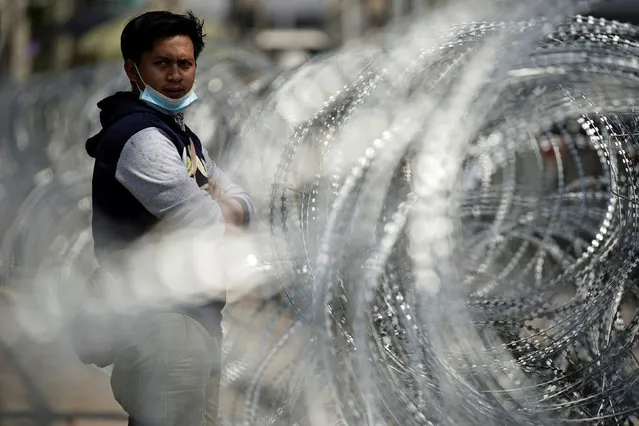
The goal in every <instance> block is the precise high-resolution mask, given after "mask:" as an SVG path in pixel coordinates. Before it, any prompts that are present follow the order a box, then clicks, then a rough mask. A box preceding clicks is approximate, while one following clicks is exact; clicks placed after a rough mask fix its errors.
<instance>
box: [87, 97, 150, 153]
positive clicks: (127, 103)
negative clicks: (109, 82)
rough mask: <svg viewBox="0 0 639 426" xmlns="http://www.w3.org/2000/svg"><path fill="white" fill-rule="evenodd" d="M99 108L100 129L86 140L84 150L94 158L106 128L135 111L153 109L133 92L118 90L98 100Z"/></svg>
mask: <svg viewBox="0 0 639 426" xmlns="http://www.w3.org/2000/svg"><path fill="white" fill-rule="evenodd" d="M98 108H99V109H100V124H102V130H100V132H99V133H98V134H97V135H95V136H92V137H91V138H89V139H88V140H87V143H86V150H87V154H89V156H90V157H92V158H95V156H96V154H97V152H98V148H99V147H100V144H101V143H102V139H103V137H104V133H105V132H106V130H107V129H108V128H109V127H110V126H111V125H112V124H113V123H115V122H116V121H118V120H119V119H120V118H122V117H124V116H126V115H129V114H132V113H136V112H152V111H153V110H152V109H151V108H150V107H149V106H147V105H146V104H144V103H143V102H142V101H140V99H139V97H138V94H137V93H134V92H118V93H116V94H114V95H112V96H109V97H108V98H105V99H103V100H101V101H100V102H98Z"/></svg>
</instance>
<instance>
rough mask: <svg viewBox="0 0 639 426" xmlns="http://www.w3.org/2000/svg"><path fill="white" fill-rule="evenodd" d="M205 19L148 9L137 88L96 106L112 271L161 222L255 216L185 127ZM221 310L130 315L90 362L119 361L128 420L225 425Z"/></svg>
mask: <svg viewBox="0 0 639 426" xmlns="http://www.w3.org/2000/svg"><path fill="white" fill-rule="evenodd" d="M202 26H203V25H202V22H201V21H200V20H198V19H197V18H196V17H195V16H194V15H193V14H192V13H191V12H189V13H188V14H186V15H177V14H173V13H169V12H149V13H145V14H143V15H141V16H138V17H136V18H134V19H133V20H131V21H130V22H129V23H128V24H127V25H126V27H125V28H124V30H123V32H122V38H121V48H122V55H123V58H124V70H125V71H126V75H127V76H128V78H129V81H130V82H131V88H132V90H131V91H130V92H119V93H116V94H115V95H113V96H111V97H108V98H106V99H104V100H102V101H100V102H99V103H98V106H99V108H100V110H101V112H100V121H101V124H102V130H101V131H100V133H98V134H97V135H96V136H94V137H92V138H90V139H89V140H88V141H87V144H86V148H87V152H88V154H89V155H90V156H91V157H93V158H95V166H94V174H93V224H92V227H93V237H94V241H95V253H96V258H97V260H98V262H99V263H100V267H101V269H102V270H104V269H108V268H117V266H118V263H119V262H120V260H122V258H123V257H122V254H123V253H126V252H127V249H128V248H130V247H131V246H132V245H133V244H134V243H135V242H137V241H139V239H140V238H141V237H143V236H145V235H147V234H148V233H150V232H156V230H157V229H158V228H161V229H162V230H163V231H165V230H166V229H169V230H180V229H201V230H203V232H208V233H209V234H210V237H211V238H218V237H220V236H222V234H223V233H224V231H225V229H226V230H228V229H233V228H238V227H244V226H246V225H247V224H248V223H249V222H250V220H251V218H252V215H253V207H252V204H251V200H250V198H249V196H248V194H246V193H245V192H244V191H243V190H242V189H241V188H240V187H239V186H237V185H235V184H233V183H232V182H231V180H230V179H229V177H228V176H227V175H225V174H224V173H223V172H222V171H221V170H220V169H219V168H218V167H217V166H216V165H215V163H214V162H213V161H212V160H211V159H210V158H209V156H208V153H207V151H206V150H205V149H204V148H203V147H202V145H201V144H200V141H199V139H198V138H197V136H196V135H195V134H193V132H192V131H191V130H190V129H189V128H188V127H187V126H185V124H184V120H183V114H182V113H183V111H184V110H185V109H186V108H187V107H189V106H190V105H191V104H192V103H193V102H195V101H196V99H197V96H196V95H195V93H194V92H193V85H194V81H195V72H196V68H197V58H198V56H199V55H200V53H201V52H202V49H203V48H204V41H203V37H204V35H203V33H202ZM214 255H215V253H211V256H214ZM223 307H224V303H223V302H214V303H210V304H207V305H206V306H204V307H186V308H184V307H176V308H175V309H172V311H171V312H157V311H154V312H146V313H145V314H141V315H135V316H134V315H131V316H130V317H129V316H127V317H126V318H122V319H121V320H120V321H122V322H124V327H122V328H123V329H125V330H126V333H125V334H122V336H119V337H118V338H117V339H115V340H114V342H115V343H113V345H112V347H110V348H109V349H110V351H109V354H108V355H109V357H108V358H107V359H106V360H104V359H102V360H100V361H99V362H98V361H96V360H95V359H93V360H92V359H89V358H87V357H85V359H83V361H85V362H90V363H96V364H100V363H101V364H102V365H104V364H107V363H109V362H112V363H113V372H112V376H111V386H112V389H113V393H114V396H115V398H116V400H117V401H118V402H119V403H120V405H122V407H123V408H124V410H125V411H126V412H127V413H128V414H129V418H130V420H129V424H130V425H142V426H147V425H148V426H177V425H180V426H201V425H214V424H217V421H218V420H217V411H218V393H219V380H220V379H219V378H220V357H221V352H220V348H221V334H222V333H221V309H222V308H223ZM102 355H103V356H104V355H105V354H102Z"/></svg>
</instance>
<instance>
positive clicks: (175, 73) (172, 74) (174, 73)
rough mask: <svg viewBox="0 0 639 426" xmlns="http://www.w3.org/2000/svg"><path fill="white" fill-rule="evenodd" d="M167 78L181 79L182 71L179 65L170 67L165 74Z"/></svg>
mask: <svg viewBox="0 0 639 426" xmlns="http://www.w3.org/2000/svg"><path fill="white" fill-rule="evenodd" d="M167 79H168V80H169V81H174V82H180V81H182V73H181V72H180V67H179V66H177V64H176V65H173V66H172V67H171V69H170V70H169V73H168V75H167Z"/></svg>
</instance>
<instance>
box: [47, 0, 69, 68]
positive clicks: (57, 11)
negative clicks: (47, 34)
mask: <svg viewBox="0 0 639 426" xmlns="http://www.w3.org/2000/svg"><path fill="white" fill-rule="evenodd" d="M51 8H52V10H51V15H50V16H51V20H52V21H53V23H54V24H57V25H59V24H62V23H63V22H65V21H67V20H68V19H70V18H71V17H72V16H73V11H74V8H75V1H74V0H55V2H53V4H52V6H51ZM74 44H75V40H74V38H73V37H72V36H70V35H68V34H56V35H55V42H54V44H53V52H52V67H53V69H54V70H56V71H61V70H63V69H66V68H68V67H69V66H70V65H71V62H72V61H73V51H74Z"/></svg>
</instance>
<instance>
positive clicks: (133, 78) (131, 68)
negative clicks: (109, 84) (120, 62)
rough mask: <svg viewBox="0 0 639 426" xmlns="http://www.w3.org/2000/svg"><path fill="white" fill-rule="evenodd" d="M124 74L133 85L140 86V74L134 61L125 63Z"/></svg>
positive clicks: (128, 60)
mask: <svg viewBox="0 0 639 426" xmlns="http://www.w3.org/2000/svg"><path fill="white" fill-rule="evenodd" d="M124 72H125V73H126V76H127V77H128V78H129V81H130V82H131V84H132V85H134V86H139V81H140V77H139V76H138V72H137V70H136V69H135V64H134V63H133V61H132V60H130V59H127V60H126V61H124Z"/></svg>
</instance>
